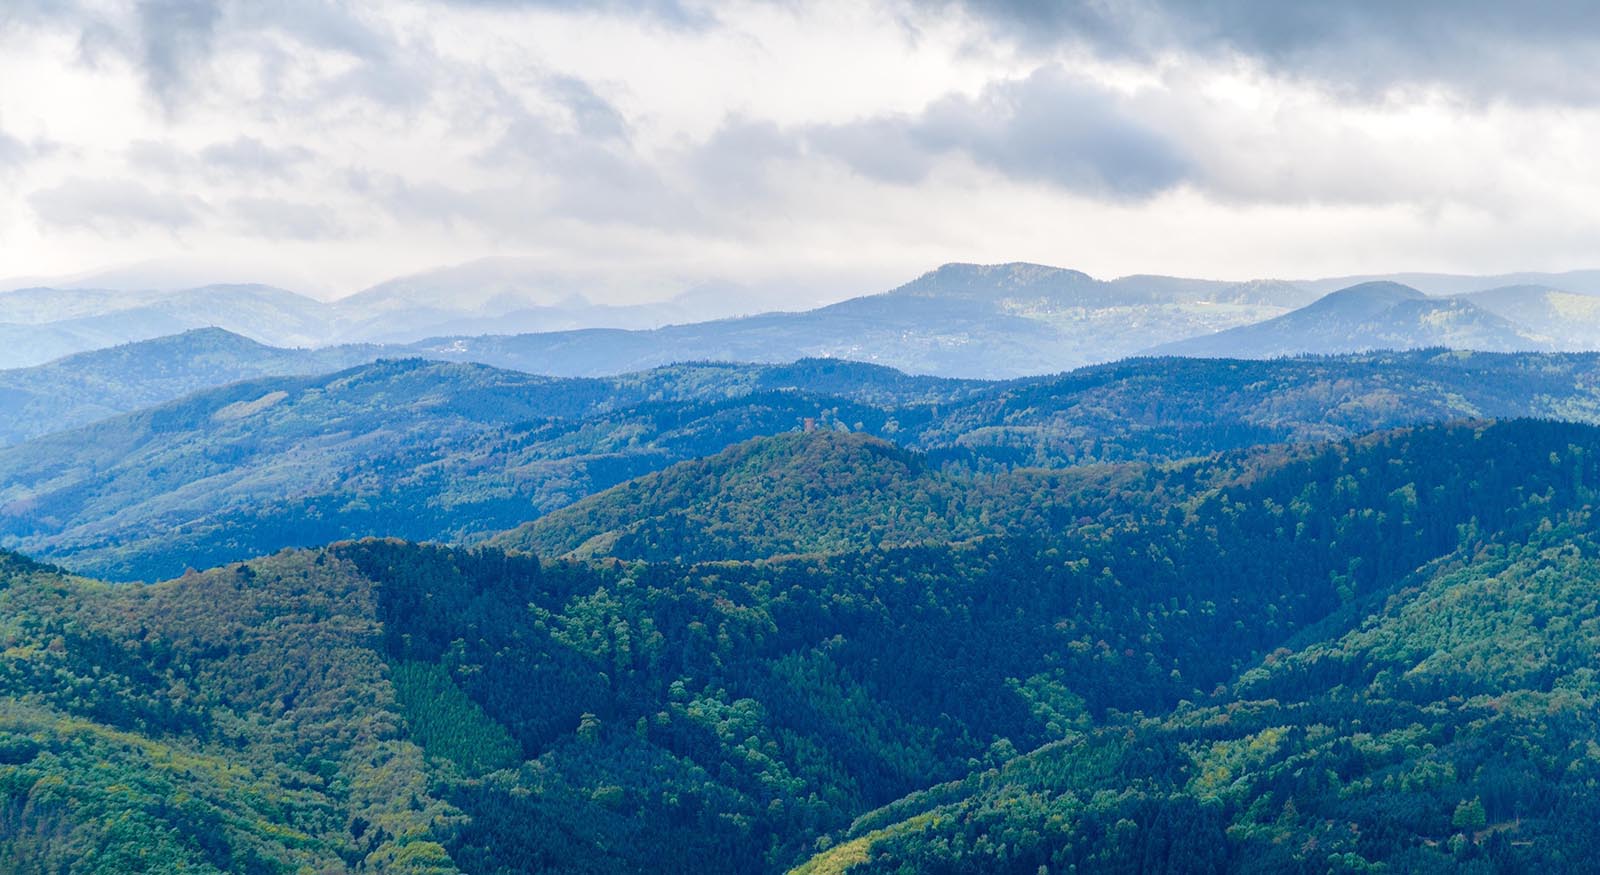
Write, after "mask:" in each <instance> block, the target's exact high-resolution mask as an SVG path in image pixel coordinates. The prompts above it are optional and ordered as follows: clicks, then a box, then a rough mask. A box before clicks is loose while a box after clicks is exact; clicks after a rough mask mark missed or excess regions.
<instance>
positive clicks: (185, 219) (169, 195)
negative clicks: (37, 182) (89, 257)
mask: <svg viewBox="0 0 1600 875" xmlns="http://www.w3.org/2000/svg"><path fill="white" fill-rule="evenodd" d="M28 204H29V206H31V207H32V208H33V211H34V213H35V214H36V215H38V217H39V219H40V221H42V222H43V223H45V224H46V225H52V226H56V227H60V228H90V229H95V230H99V231H107V232H116V233H130V232H133V231H138V230H142V229H148V228H155V229H159V230H166V231H178V230H181V229H183V228H187V227H189V226H191V225H193V224H195V223H196V222H197V221H199V219H200V216H201V214H202V213H203V212H204V211H205V204H204V203H203V202H201V201H199V200H198V199H196V198H193V197H188V196H185V195H182V194H178V193H176V192H164V191H155V190H153V189H150V188H148V187H146V186H144V185H141V184H140V183H137V182H131V181H128V180H122V179H81V178H74V179H69V180H67V181H66V182H63V183H61V184H60V185H57V186H54V187H52V188H47V189H42V190H40V191H36V192H34V193H33V194H31V195H29V196H28Z"/></svg>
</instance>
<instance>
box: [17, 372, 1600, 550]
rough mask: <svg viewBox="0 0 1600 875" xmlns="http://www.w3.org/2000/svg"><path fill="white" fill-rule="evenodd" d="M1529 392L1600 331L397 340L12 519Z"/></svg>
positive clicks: (395, 506)
mask: <svg viewBox="0 0 1600 875" xmlns="http://www.w3.org/2000/svg"><path fill="white" fill-rule="evenodd" d="M1510 416H1542V417H1552V418H1561V419H1571V420H1578V421H1584V422H1600V356H1596V355H1594V354H1574V355H1489V354H1471V353H1459V352H1450V351H1440V350H1424V351H1416V352H1409V353H1394V354H1383V355H1368V356H1351V357H1339V358H1322V359H1297V360H1282V361H1239V360H1205V359H1137V360H1130V361H1125V362H1119V363H1116V364H1112V365H1102V366H1097V367H1093V368H1086V369H1082V370H1078V371H1073V372H1070V373H1067V374H1063V375H1059V376H1056V377H1048V378H1034V379H1027V380H1018V381H1011V382H1002V383H985V382H977V381H957V380H944V379H937V378H928V377H908V376H906V375H904V374H900V373H897V372H895V371H891V370H889V369H885V368H881V367H876V366H871V365H861V364H852V363H842V362H838V361H830V360H808V361H803V362H800V363H797V364H793V365H778V366H752V365H682V366H676V367H671V368H663V369H658V370H653V371H648V372H643V373H639V374H631V375H623V376H621V377H615V378H551V377H540V376H534V375H529V374H524V373H519V372H514V371H506V370H499V369H495V368H490V367H486V366H482V365H476V364H460V363H448V362H426V361H421V360H406V361H392V360H391V361H379V362H376V363H373V364H370V365H363V366H360V367H357V368H354V369H350V370H346V371H341V372H338V373H335V374H330V375H322V376H313V377H300V376H296V377H271V378H264V379H257V380H251V381H247V382H243V383H236V384H233V385H230V386H227V387H224V388H220V389H213V390H208V391H205V392H201V393H198V394H195V395H191V396H188V397H185V398H183V399H179V400H177V401H172V402H168V403H166V404H162V405H159V406H156V407H151V408H147V409H145V410H141V411H138V412H135V413H131V414H125V415H122V416H117V417H113V418H111V419H107V420H104V421H101V422H97V423H94V424H92V425H88V426H84V427H81V428H78V429H73V430H69V431H64V432H59V433H56V434H53V435H47V436H44V437H41V438H37V439H34V440H30V441H28V442H26V443H23V444H19V445H16V446H13V447H9V448H4V449H0V544H3V545H5V546H9V547H13V548H19V549H23V550H25V551H29V552H33V553H35V554H37V555H40V556H43V557H48V558H50V559H52V560H54V561H60V562H64V563H67V564H68V565H70V566H71V567H74V568H81V569H84V570H93V571H94V572H95V573H103V574H107V575H111V576H114V577H118V578H136V579H139V578H142V579H150V578H154V577H161V576H165V575H168V574H172V573H176V572H178V571H181V570H182V569H183V568H184V567H186V566H194V567H203V566H206V565H211V564H215V563H216V562H221V561H227V560H230V559H234V558H240V557H246V556H251V555H259V554H262V553H267V552H271V551H272V550H275V549H278V548H280V547H284V546H298V545H314V544H320V543H326V542H328V541H332V540H336V539H339V538H346V537H359V536H366V535H389V536H396V537H405V538H413V539H426V540H441V541H458V542H472V541H474V540H476V539H478V538H482V537H485V536H487V535H489V534H491V533H493V532H496V531H500V530H505V529H509V528H511V527H513V526H516V525H518V524H519V523H522V522H525V521H527V520H530V519H533V518H536V517H539V516H541V515H542V514H544V513H548V512H549V511H552V510H555V509H557V508H560V507H564V506H566V505H568V504H571V503H572V502H574V501H577V500H578V499H581V498H583V497H585V496H587V495H590V494H593V493H595V492H598V491H600V490H603V489H606V488H608V487H610V486H613V485H616V484H618V483H621V482H623V481H625V480H627V479H629V478H632V477H635V476H638V475H641V474H646V473H649V472H652V471H657V470H661V469H663V468H665V467H667V466H669V465H671V464H673V463H675V462H679V461H684V460H687V459H693V458H697V457H701V456H707V455H711V454H714V453H717V452H719V451H721V450H723V449H724V448H727V447H729V446H731V445H733V444H737V443H740V442H742V441H747V440H750V439H753V438H758V437H763V436H771V435H777V434H782V433H786V432H791V431H798V430H802V429H804V428H806V427H807V425H808V424H809V425H810V426H811V427H813V428H816V429H819V430H821V429H826V430H833V431H841V432H843V431H849V432H857V433H863V434H866V435H870V436H875V437H878V438H881V439H883V440H887V441H890V442H893V443H895V444H899V445H900V446H902V447H905V448H910V449H916V450H920V451H923V452H925V453H927V454H928V456H929V458H930V459H932V460H933V463H934V464H935V465H937V466H939V467H941V468H942V467H953V468H962V469H972V470H982V471H991V470H994V471H1000V470H1009V469H1013V468H1017V467H1026V466H1045V467H1062V466H1066V465H1074V464H1083V463H1088V462H1099V461H1127V460H1131V461H1140V460H1147V461H1162V460H1172V459H1179V458H1185V457H1190V456H1196V455H1205V454H1208V453H1212V452H1217V451H1221V450H1228V449H1234V448H1240V447H1246V446H1251V445H1255V444H1260V443H1265V442H1293V441H1308V440H1320V439H1327V438H1339V437H1345V436H1349V435H1352V434H1357V433H1361V432H1364V431H1370V430H1372V429H1374V428H1384V427H1391V426H1400V425H1407V424H1413V423H1425V422H1437V421H1444V420H1454V419H1461V418H1481V417H1491V418H1499V417H1510Z"/></svg>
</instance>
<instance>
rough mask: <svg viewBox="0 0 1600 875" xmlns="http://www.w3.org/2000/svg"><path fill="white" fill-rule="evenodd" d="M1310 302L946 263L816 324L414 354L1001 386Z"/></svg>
mask: <svg viewBox="0 0 1600 875" xmlns="http://www.w3.org/2000/svg"><path fill="white" fill-rule="evenodd" d="M1310 299H1311V296H1310V295H1309V294H1308V293H1306V292H1304V291H1303V290H1301V289H1299V288H1298V287H1296V286H1293V285H1291V284H1288V283H1274V282H1251V283H1226V282H1213V281H1206V280H1186V279H1178V278H1173V277H1150V276H1136V277H1127V278H1124V279H1120V280H1112V281H1103V280H1097V279H1094V278H1093V277H1090V276H1088V275H1087V274H1083V273H1080V272H1078V271H1074V270H1065V269H1062V268H1054V267H1045V266H1042V265H1036V264H1002V265H975V264H949V265H945V266H944V267H941V268H939V269H938V270H935V271H932V272H930V273H928V274H925V275H924V276H922V277H920V278H918V279H917V280H914V281H913V282H911V283H908V284H906V285H904V286H902V287H900V288H898V289H895V290H894V291H891V292H886V293H883V294H878V295H867V296H864V297H858V298H852V299H850V300H847V301H842V302H840V303H837V304H833V305H830V306H827V307H821V308H819V309H815V310H808V311H805V312H798V313H768V314H763V315H759V316H748V317H743V318H738V319H725V320H719V321H713V322H701V323H694V324H687V325H674V326H668V327H665V328H660V329H656V330H651V331H621V330H588V331H571V332H555V333H545V334H525V335H512V336H477V337H466V336H462V337H445V338H439V339H435V340H430V341H424V342H421V343H418V344H415V345H414V346H413V347H412V348H413V349H414V350H416V351H417V352H418V353H420V354H422V355H425V356H428V357H430V358H445V359H452V360H460V361H477V362H483V363H486V364H492V365H495V366H497V367H507V368H516V369H518V370H525V371H530V372H534V373H545V374H556V375H562V376H596V375H605V374H616V373H624V372H627V371H634V370H640V369H644V368H651V367H656V366H659V365H664V364H670V363H672V362H677V361H692V360H704V359H714V360H723V361H748V362H782V361H794V360H796V359H801V358H807V357H831V358H843V359H851V360H855V361H864V362H872V363H875V364H882V365H887V366H890V367H894V368H897V369H900V370H904V371H910V372H913V373H927V374H939V375H945V376H960V377H980V378H1004V377H1016V376H1024V375H1029V374H1041V373H1051V372H1055V371H1063V370H1068V369H1070V368H1074V367H1079V366H1082V365H1085V364H1089V363H1093V362H1101V361H1108V360H1112V359H1116V358H1121V357H1123V356H1127V355H1130V354H1133V353H1135V352H1137V351H1139V350H1142V349H1145V348H1147V347H1149V346H1152V345H1154V344H1158V343H1162V342H1165V341H1170V340H1177V339H1180V338H1184V337H1189V336H1191V335H1194V334H1198V333H1206V332H1210V331H1215V330H1217V329H1220V328H1227V327H1230V326H1235V325H1242V324H1248V323H1251V322H1255V321H1258V320H1261V319H1264V318H1269V317H1272V316H1276V315H1279V314H1282V313H1285V312H1287V311H1288V310H1289V309H1291V308H1292V307H1295V306H1299V305H1300V304H1302V303H1305V302H1306V301H1308V300H1310Z"/></svg>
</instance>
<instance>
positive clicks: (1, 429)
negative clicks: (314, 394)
mask: <svg viewBox="0 0 1600 875" xmlns="http://www.w3.org/2000/svg"><path fill="white" fill-rule="evenodd" d="M379 355H380V349H379V348H378V347H375V346H365V345H353V346H338V347H328V348H324V349H282V348H278V347H272V346H267V345H265V344H261V343H257V342H256V341H254V340H251V339H249V338H247V337H242V336H240V335H238V334H234V333H232V332H229V331H224V330H223V329H221V328H198V329H194V330H192V331H187V332H184V333H182V334H176V335H171V336H167V337H159V338H155V339H152V340H143V341H138V342H135V343H127V344H122V345H119V346H113V347H109V348H106V349H100V350H95V351H93V352H83V353H78V354H76V355H71V356H67V357H65V358H61V359H57V360H55V361H53V362H50V363H48V364H43V365H36V366H34V367H30V368H16V369H12V370H7V371H0V445H4V444H14V443H18V442H20V441H23V440H26V439H28V438H31V437H37V436H39V435H44V434H49V433H51V432H56V431H61V430H63V429H67V428H72V427H75V426H80V425H86V424H88V423H90V422H94V421H95V420H98V419H104V418H106V417H109V416H114V415H116V414H119V413H128V412H130V411H134V410H138V409H139V408H141V407H149V406H151V405H154V404H159V403H162V402H164V401H170V400H172V399H174V398H179V397H182V396H184V395H188V394H189V393H191V392H196V391H199V390H201V389H209V388H212V387H215V386H222V385H226V384H228V383H236V382H239V381H240V380H248V379H254V378H257V377H266V376H282V375H289V374H318V373H325V372H328V371H334V370H340V369H343V368H347V367H350V366H351V365H355V364H360V363H362V362H368V361H372V360H373V359H375V358H378V356H379Z"/></svg>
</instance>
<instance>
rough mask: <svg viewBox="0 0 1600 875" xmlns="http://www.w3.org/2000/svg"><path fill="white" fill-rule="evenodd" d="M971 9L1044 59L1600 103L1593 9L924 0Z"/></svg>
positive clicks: (1480, 3) (1450, 0)
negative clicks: (1169, 59)
mask: <svg viewBox="0 0 1600 875" xmlns="http://www.w3.org/2000/svg"><path fill="white" fill-rule="evenodd" d="M913 4H914V6H916V7H919V8H920V10H921V12H922V13H923V14H924V17H926V16H930V15H931V16H938V15H946V14H948V13H949V12H950V10H951V9H952V8H960V9H963V10H964V11H966V12H967V13H969V14H970V15H972V16H973V17H975V18H976V19H978V20H980V21H983V22H986V23H987V24H988V25H989V26H990V29H991V30H992V32H994V33H995V34H997V35H999V36H1001V37H1002V38H1004V39H1007V40H1009V41H1011V42H1013V43H1015V44H1017V45H1020V46H1023V47H1025V48H1026V49H1029V50H1033V51H1049V50H1052V49H1058V48H1061V47H1076V48H1086V49H1088V50H1089V51H1091V52H1094V53H1096V54H1098V55H1100V56H1102V57H1107V58H1124V59H1133V60H1136V61H1142V62H1151V61H1155V60H1159V59H1160V57H1161V56H1162V55H1164V54H1167V53H1172V52H1178V53H1186V54H1192V55H1198V56H1204V57H1209V58H1212V59H1214V60H1219V61H1226V60H1227V59H1228V58H1229V57H1230V56H1237V57H1243V58H1245V59H1247V60H1249V61H1252V62H1254V63H1256V64H1259V65H1261V66H1262V67H1263V68H1265V69H1267V70H1269V71H1271V72H1273V73H1274V74H1275V75H1281V76H1286V77H1290V78H1299V79H1307V80H1313V81H1317V82H1320V83H1321V84H1323V85H1324V86H1325V87H1329V88H1331V89H1333V90H1335V91H1341V92H1345V93H1349V94H1360V95H1363V96H1365V97H1368V98H1381V97H1383V96H1384V95H1385V94H1386V93H1387V92H1388V91H1389V90H1391V89H1393V88H1397V87H1400V88H1407V87H1424V88H1426V87H1438V88H1445V89H1447V90H1450V91H1452V92H1454V93H1456V94H1458V95H1460V96H1462V97H1465V98H1468V99H1472V100H1494V99H1517V100H1534V101H1549V102H1554V103H1594V102H1596V101H1600V77H1596V76H1595V75H1594V74H1595V72H1596V65H1595V58H1596V57H1597V54H1596V52H1597V50H1600V13H1597V12H1596V10H1595V7H1594V5H1593V4H1592V3H1588V2H1585V0H1529V2H1523V3H1503V2H1497V0H1406V2H1389V0H1355V2H1342V3H1341V2H1335V3H1316V2H1308V3H1296V2H1282V0H1122V2H1115V3H1107V2H1102V0H1065V2H1045V0H913Z"/></svg>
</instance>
